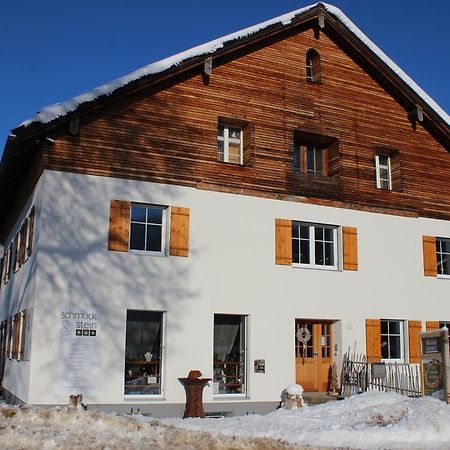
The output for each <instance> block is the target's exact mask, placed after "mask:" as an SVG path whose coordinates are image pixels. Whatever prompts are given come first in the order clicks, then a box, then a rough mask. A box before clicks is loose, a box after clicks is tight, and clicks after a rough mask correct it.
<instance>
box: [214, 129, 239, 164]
mask: <svg viewBox="0 0 450 450" xmlns="http://www.w3.org/2000/svg"><path fill="white" fill-rule="evenodd" d="M217 159H218V160H219V161H221V162H226V163H231V164H241V165H242V164H243V133H242V127H240V126H237V125H226V124H223V123H219V125H218V132H217Z"/></svg>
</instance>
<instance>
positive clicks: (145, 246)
mask: <svg viewBox="0 0 450 450" xmlns="http://www.w3.org/2000/svg"><path fill="white" fill-rule="evenodd" d="M166 222H167V208H166V207H163V206H156V205H141V204H132V205H131V218H130V250H140V251H144V252H147V253H150V254H154V255H165V254H166Z"/></svg>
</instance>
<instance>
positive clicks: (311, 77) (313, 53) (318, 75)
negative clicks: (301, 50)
mask: <svg viewBox="0 0 450 450" xmlns="http://www.w3.org/2000/svg"><path fill="white" fill-rule="evenodd" d="M306 79H307V81H310V82H312V83H320V82H321V81H322V71H321V68H320V55H319V53H318V52H317V50H314V49H313V48H311V49H309V50H308V51H307V52H306Z"/></svg>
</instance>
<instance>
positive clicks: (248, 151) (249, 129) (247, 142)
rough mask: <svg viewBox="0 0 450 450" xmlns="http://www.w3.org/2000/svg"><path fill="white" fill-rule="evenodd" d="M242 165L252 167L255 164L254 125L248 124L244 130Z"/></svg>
mask: <svg viewBox="0 0 450 450" xmlns="http://www.w3.org/2000/svg"><path fill="white" fill-rule="evenodd" d="M242 140H243V142H242V151H243V155H242V163H243V165H244V166H251V165H252V163H253V124H252V123H248V124H247V125H245V126H244V127H243V128H242Z"/></svg>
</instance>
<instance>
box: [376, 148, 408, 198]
mask: <svg viewBox="0 0 450 450" xmlns="http://www.w3.org/2000/svg"><path fill="white" fill-rule="evenodd" d="M375 176H376V186H377V188H378V189H383V190H387V191H398V192H400V191H401V190H402V174H401V166H400V152H399V151H398V150H394V149H390V148H383V147H375Z"/></svg>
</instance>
